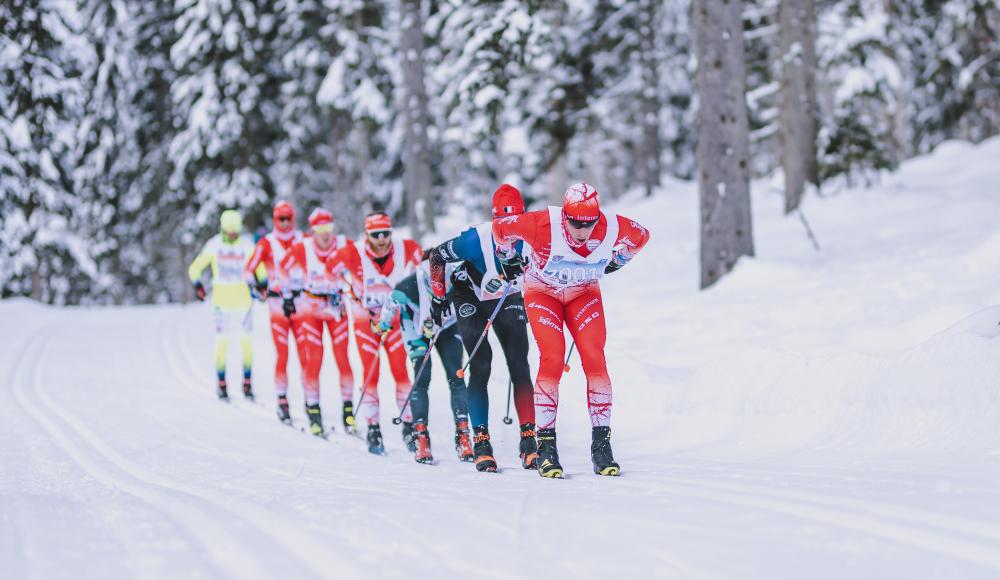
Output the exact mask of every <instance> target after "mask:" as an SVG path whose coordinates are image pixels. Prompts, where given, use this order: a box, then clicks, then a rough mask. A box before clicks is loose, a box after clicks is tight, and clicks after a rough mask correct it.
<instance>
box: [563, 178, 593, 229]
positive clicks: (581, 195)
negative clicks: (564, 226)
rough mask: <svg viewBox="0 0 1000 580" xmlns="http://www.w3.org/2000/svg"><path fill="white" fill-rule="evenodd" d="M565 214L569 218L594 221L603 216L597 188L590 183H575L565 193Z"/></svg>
mask: <svg viewBox="0 0 1000 580" xmlns="http://www.w3.org/2000/svg"><path fill="white" fill-rule="evenodd" d="M563 215H564V216H566V217H567V218H568V219H571V220H577V221H581V222H592V221H595V220H597V218H599V217H601V206H600V201H599V200H598V198H597V190H596V189H594V186H592V185H590V184H589V183H574V184H573V185H571V186H569V189H567V190H566V193H564V194H563Z"/></svg>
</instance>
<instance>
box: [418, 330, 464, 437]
mask: <svg viewBox="0 0 1000 580" xmlns="http://www.w3.org/2000/svg"><path fill="white" fill-rule="evenodd" d="M434 349H435V350H436V351H437V353H438V356H439V357H441V365H442V366H443V367H444V372H445V375H447V379H448V390H449V391H450V392H451V414H452V416H453V417H454V418H455V422H456V423H457V422H459V421H467V420H468V419H469V399H468V393H467V392H466V391H467V388H466V386H465V381H464V380H463V379H460V378H458V375H457V374H456V373H457V372H458V370H459V369H460V368H462V337H461V336H460V335H459V334H458V326H457V325H455V324H453V325H451V326H449V327H448V328H445V329H443V330H441V332H440V334H438V338H437V342H436V343H435V344H434ZM430 366H431V363H430V362H429V361H428V363H427V369H425V370H424V373H426V374H427V375H428V377H429V376H430V370H431V369H430Z"/></svg>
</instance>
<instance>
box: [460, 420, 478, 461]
mask: <svg viewBox="0 0 1000 580" xmlns="http://www.w3.org/2000/svg"><path fill="white" fill-rule="evenodd" d="M455 452H456V453H458V459H459V461H473V460H474V459H475V458H476V453H475V451H473V450H472V440H471V438H470V437H469V420H468V419H459V420H458V421H456V422H455Z"/></svg>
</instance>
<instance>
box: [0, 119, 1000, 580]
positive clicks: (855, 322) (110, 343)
mask: <svg viewBox="0 0 1000 580" xmlns="http://www.w3.org/2000/svg"><path fill="white" fill-rule="evenodd" d="M997 159H1000V139H993V140H992V141H989V142H987V143H985V144H983V145H981V146H979V147H974V146H970V145H965V144H959V143H948V144H945V145H944V146H942V147H940V148H939V149H938V150H937V151H936V152H935V154H934V155H932V156H930V157H928V158H922V159H916V160H913V161H910V162H908V163H906V164H905V165H904V166H903V168H902V169H901V171H899V172H898V173H897V174H895V175H893V176H891V177H889V178H887V179H886V180H885V181H884V182H883V183H882V184H881V185H880V186H878V187H876V188H874V189H872V190H869V191H849V192H842V193H840V194H838V195H836V196H834V197H831V198H827V199H817V198H815V197H813V198H811V199H809V200H808V201H807V203H806V205H805V207H804V211H805V214H806V216H807V217H808V219H809V220H810V224H811V226H812V228H813V230H814V231H815V234H816V236H817V238H818V240H819V243H820V244H821V247H822V249H821V251H819V252H817V251H815V250H814V249H813V247H812V245H811V243H810V241H809V239H808V238H807V237H806V235H805V230H804V228H803V226H802V224H801V222H800V221H799V220H798V218H797V217H796V216H792V217H789V218H785V217H783V216H782V215H781V208H782V199H781V196H780V195H779V194H778V193H773V192H771V191H769V186H768V184H766V183H759V184H756V189H755V194H754V199H753V202H754V220H755V221H754V228H755V232H754V234H755V239H756V245H757V256H758V258H757V259H754V260H745V261H744V262H742V263H741V264H740V265H739V267H738V268H737V271H736V272H734V273H733V274H732V275H731V276H728V277H726V278H725V279H724V280H723V281H722V282H721V283H720V284H719V285H717V287H715V288H713V289H711V290H709V291H707V292H703V293H699V292H698V291H697V289H696V287H697V280H698V273H697V252H698V246H697V224H698V220H697V199H696V193H695V188H694V186H693V185H692V184H688V183H671V184H668V186H667V187H665V189H664V191H663V192H662V193H661V194H660V195H658V196H656V197H654V198H652V199H640V198H634V199H627V200H624V201H622V202H621V203H620V204H619V206H618V208H617V209H618V211H620V212H621V213H623V214H626V215H629V216H631V217H634V218H636V219H638V220H640V221H641V222H643V223H644V224H645V225H647V226H649V227H650V228H651V230H652V240H651V241H650V244H649V245H648V246H647V248H646V250H645V251H644V252H643V253H642V255H640V256H639V257H638V258H637V259H636V260H635V261H634V263H633V264H631V265H629V266H628V268H626V269H625V270H623V271H622V272H620V273H616V274H614V275H613V276H611V277H609V278H608V279H607V280H606V282H605V283H604V290H605V296H606V299H607V317H608V326H609V339H608V360H609V365H610V370H611V373H612V379H613V380H614V383H615V410H614V419H613V432H614V437H613V442H614V445H615V452H616V457H617V459H618V460H619V461H620V463H621V464H622V467H623V471H624V475H623V477H621V478H617V479H614V478H601V477H598V476H595V475H593V474H592V473H591V471H590V462H589V449H588V445H589V436H590V433H589V422H588V419H587V415H586V411H585V401H584V387H583V384H582V375H581V373H580V370H579V363H578V361H576V360H574V362H573V363H572V364H573V369H572V370H571V372H570V373H569V374H568V375H567V378H566V383H565V386H564V388H563V395H562V397H561V402H562V409H561V411H562V412H561V413H560V420H559V436H560V455H561V458H562V460H563V463H564V466H565V467H566V469H567V471H568V473H569V478H568V479H567V480H564V481H548V480H542V479H541V478H539V477H538V476H537V475H536V474H535V473H533V472H526V471H523V470H521V469H520V468H519V467H518V462H517V456H516V441H517V433H516V427H513V426H512V427H507V426H504V425H503V424H502V423H501V421H500V419H501V417H502V416H503V414H504V403H505V402H506V381H507V376H506V373H505V372H504V371H503V365H502V364H501V363H500V361H499V359H498V360H497V361H496V364H495V365H494V377H493V381H492V383H491V389H492V390H491V395H492V405H491V406H492V421H493V422H492V433H493V437H494V447H495V449H496V451H497V457H498V460H499V462H500V465H501V467H502V468H503V471H502V473H500V474H497V475H488V474H479V473H476V472H475V471H474V469H473V468H472V467H471V466H470V465H468V464H462V463H459V462H458V460H457V459H456V458H455V457H454V455H453V454H452V453H451V451H450V445H449V443H450V441H451V433H452V426H451V425H450V424H449V412H448V409H447V395H446V393H447V390H446V388H445V387H444V385H443V382H442V381H441V376H442V375H441V373H442V370H441V368H440V366H437V364H436V363H437V361H435V367H434V371H433V372H434V375H435V378H434V381H433V383H432V387H431V421H432V424H431V436H432V441H433V443H434V450H435V456H436V458H437V459H438V461H437V464H436V465H434V466H424V465H418V464H416V463H414V462H413V460H412V458H411V457H410V455H409V454H408V453H406V451H405V449H404V447H403V444H402V442H401V441H400V439H399V434H398V430H397V429H396V428H394V427H392V426H391V424H390V422H389V419H390V418H391V416H392V414H391V411H392V409H389V408H388V407H386V406H383V413H382V421H383V427H384V430H385V431H386V434H387V447H388V448H389V455H388V456H387V457H374V456H370V455H369V454H368V453H366V451H365V449H364V446H363V443H362V442H361V441H360V440H359V439H355V438H352V437H348V436H346V435H344V434H343V433H341V432H340V431H339V430H335V433H334V434H333V435H332V436H331V439H330V440H329V441H321V440H318V439H315V438H312V437H310V436H308V435H305V434H303V433H300V432H299V431H298V430H296V429H290V428H288V427H285V426H282V425H280V424H279V423H278V421H277V420H276V419H275V417H274V414H273V411H272V410H271V406H270V403H271V400H272V385H271V381H270V372H269V369H270V367H271V364H272V362H273V353H272V348H271V344H270V337H269V334H268V327H267V326H268V325H267V323H266V318H265V316H266V313H265V312H264V310H263V309H261V310H259V311H257V312H256V313H255V314H256V320H255V324H256V327H255V339H256V343H255V346H256V354H257V358H256V364H255V370H256V379H257V380H256V383H257V390H258V395H259V398H260V399H261V400H262V401H264V402H265V404H263V405H260V406H257V405H252V404H247V403H243V402H235V403H233V404H231V405H224V404H221V403H219V402H217V401H216V400H215V398H214V393H213V380H212V375H213V367H212V341H213V335H212V325H211V317H210V313H209V310H208V307H207V306H204V305H192V306H183V307H182V306H171V307H143V308H125V309H54V308H46V307H42V306H39V305H37V304H34V303H31V302H28V301H24V300H12V301H6V302H2V303H0V317H2V319H3V320H4V332H3V333H2V335H0V371H2V375H3V379H2V381H0V466H2V468H0V521H2V522H3V524H2V525H0V577H3V578H60V577H66V578H69V577H72V578H108V577H114V578H119V577H129V578H178V577H187V578H217V577H230V578H278V577H294V578H319V577H325V578H441V577H456V576H458V575H463V576H465V577H469V578H510V577H534V576H543V575H544V576H545V577H550V578H552V577H554V578H563V577H566V578H571V577H572V578H577V577H597V576H601V577H616V578H630V577H643V578H644V577H674V578H768V579H770V578H830V579H842V578H879V579H881V578H903V577H908V578H938V577H940V578H996V577H998V576H1000V485H998V483H997V482H1000V340H998V339H997V336H998V335H1000V326H998V323H1000V306H998V305H1000V191H998V189H997V184H998V183H1000V164H997V162H996V160H997ZM532 359H533V368H534V367H535V366H537V365H536V364H535V361H534V354H533V355H532ZM574 359H575V357H574ZM295 364H296V363H295V359H294V358H293V361H292V367H293V368H294V366H295ZM359 368H360V367H359V366H358V365H356V366H355V369H356V371H357V369H359ZM233 370H234V371H235V369H233ZM234 376H235V375H234ZM383 376H387V373H385V374H383ZM323 377H324V383H323V384H324V405H325V408H326V409H328V410H329V411H333V410H334V409H336V408H337V407H339V399H338V394H337V392H336V390H335V389H334V388H332V385H333V384H334V383H333V374H332V372H331V369H329V368H325V369H324V375H323ZM297 381H298V373H297V372H294V373H293V384H294V385H297V384H298V382H297ZM383 393H384V394H383V402H385V401H388V400H391V396H389V391H388V385H384V391H383ZM293 394H294V397H293V399H292V406H293V415H294V417H295V418H296V420H297V421H298V422H299V423H302V422H303V421H304V414H303V412H302V410H301V407H302V401H301V390H300V389H293ZM331 419H332V417H328V420H331Z"/></svg>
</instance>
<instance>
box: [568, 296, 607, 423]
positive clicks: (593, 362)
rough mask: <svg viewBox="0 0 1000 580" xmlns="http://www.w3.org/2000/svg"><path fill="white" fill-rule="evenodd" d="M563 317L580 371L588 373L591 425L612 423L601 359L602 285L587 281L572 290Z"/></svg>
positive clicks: (603, 335)
mask: <svg viewBox="0 0 1000 580" xmlns="http://www.w3.org/2000/svg"><path fill="white" fill-rule="evenodd" d="M566 320H568V321H572V324H570V325H569V331H570V334H572V335H573V339H574V340H575V341H576V349H577V351H578V352H579V353H580V362H581V364H582V366H583V372H584V373H585V374H586V376H587V407H588V409H589V410H590V423H591V425H593V426H594V427H608V426H610V425H611V379H610V378H609V377H608V365H607V362H606V361H605V359H604V344H605V342H606V340H607V328H606V326H605V323H604V302H603V300H602V299H601V288H600V286H598V285H597V284H590V285H587V286H586V287H583V288H581V289H579V290H578V291H576V292H574V296H573V298H572V299H571V300H569V301H568V302H567V303H566Z"/></svg>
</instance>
